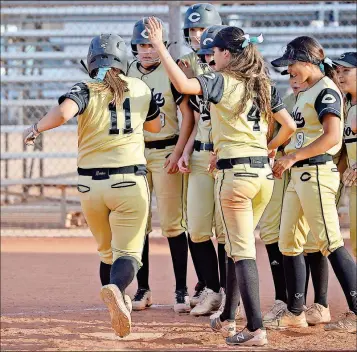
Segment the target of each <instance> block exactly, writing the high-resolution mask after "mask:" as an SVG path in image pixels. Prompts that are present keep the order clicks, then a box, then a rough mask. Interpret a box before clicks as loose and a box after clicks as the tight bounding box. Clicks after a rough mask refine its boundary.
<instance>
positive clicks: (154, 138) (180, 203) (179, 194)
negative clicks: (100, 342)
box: [128, 17, 193, 312]
mask: <svg viewBox="0 0 357 352" xmlns="http://www.w3.org/2000/svg"><path fill="white" fill-rule="evenodd" d="M158 20H159V19H158ZM146 21H147V18H145V17H144V18H142V19H141V20H139V21H137V22H136V23H135V25H134V29H133V35H132V39H131V47H132V52H133V54H134V56H135V57H136V60H134V61H133V62H132V63H131V64H130V66H129V69H128V76H130V77H136V78H139V79H141V80H142V81H143V82H145V83H146V84H147V85H148V86H149V87H150V88H151V90H152V91H153V94H154V97H155V99H156V103H157V104H158V106H160V110H161V113H160V119H161V131H160V133H149V132H145V133H144V138H145V157H146V160H147V168H148V175H147V178H148V183H149V189H150V193H151V192H152V191H154V192H155V197H156V201H157V208H158V215H159V221H160V227H161V229H162V234H163V236H165V237H167V239H168V243H169V247H170V252H171V258H172V263H173V267H174V273H175V279H176V290H175V303H174V310H175V311H176V312H187V311H189V310H190V306H189V296H188V292H187V284H186V277H187V258H188V244H187V238H186V232H185V231H186V221H185V211H184V210H185V206H184V178H183V175H182V174H181V173H179V172H178V166H177V162H178V160H179V158H180V157H181V154H182V151H183V149H184V146H185V144H186V142H187V139H188V137H189V136H190V133H191V130H192V127H193V112H192V111H191V109H190V108H189V107H188V96H187V97H184V96H183V95H182V94H181V93H179V92H177V90H176V89H175V87H174V86H173V85H172V83H171V82H170V80H169V78H168V76H167V74H166V72H165V69H164V67H163V66H162V64H161V62H160V58H159V56H158V55H157V53H156V51H155V49H154V48H153V47H152V45H151V44H150V41H149V39H148V34H147V32H146V29H145V23H146ZM159 21H161V20H159ZM161 23H162V22H161ZM163 43H165V45H167V44H168V35H167V33H166V30H164V32H163ZM178 107H180V110H181V113H182V124H181V129H179V120H178V111H177V108H178ZM151 231H152V228H151V215H150V216H149V222H148V226H147V230H146V233H147V236H146V239H145V246H144V252H143V257H142V258H143V267H142V268H141V269H140V271H139V272H138V275H137V279H138V290H137V292H136V294H135V296H134V300H133V309H134V310H143V309H145V308H146V307H148V306H150V305H151V303H152V297H151V291H150V287H149V233H150V232H151Z"/></svg>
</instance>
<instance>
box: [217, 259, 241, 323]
mask: <svg viewBox="0 0 357 352" xmlns="http://www.w3.org/2000/svg"><path fill="white" fill-rule="evenodd" d="M226 266H227V284H226V303H225V305H224V309H223V312H222V314H221V316H220V319H221V321H225V320H235V318H236V311H237V307H238V305H239V301H240V292H239V287H238V281H237V274H236V267H235V264H234V261H233V259H232V258H228V257H227V262H226Z"/></svg>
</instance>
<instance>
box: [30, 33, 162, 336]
mask: <svg viewBox="0 0 357 352" xmlns="http://www.w3.org/2000/svg"><path fill="white" fill-rule="evenodd" d="M87 64H88V73H89V75H90V77H91V78H93V80H88V81H85V82H82V83H78V84H76V85H75V86H74V87H73V88H72V89H71V90H70V91H69V92H68V93H66V94H64V95H63V96H61V97H60V98H59V106H57V107H54V108H53V109H52V110H51V111H50V112H48V113H47V114H46V115H45V116H44V117H43V118H42V119H41V120H40V121H39V122H38V123H37V124H35V125H34V126H31V127H30V128H29V129H27V130H26V131H25V133H24V140H25V143H27V144H28V143H30V142H34V140H35V139H36V137H37V136H38V134H39V133H40V132H43V131H46V130H49V129H52V128H55V127H58V126H60V125H62V124H63V123H65V122H67V121H68V120H69V119H71V118H73V117H74V116H78V174H79V178H78V191H79V197H80V200H81V206H82V210H83V213H84V216H85V218H86V220H87V223H88V225H89V228H90V230H91V232H92V234H93V236H94V237H95V239H96V241H97V245H98V252H99V256H100V259H101V265H100V279H101V282H102V285H103V287H102V290H101V295H102V299H103V301H104V302H105V303H106V304H107V306H108V308H109V312H110V315H111V321H112V327H113V329H114V330H115V332H116V333H117V334H118V335H119V336H121V337H124V336H126V335H128V334H129V333H130V330H131V316H130V312H131V302H130V298H129V297H128V296H126V295H125V289H126V288H127V287H128V285H129V284H130V283H131V281H132V280H133V279H134V277H135V275H136V273H137V271H138V269H139V268H140V266H141V253H142V250H143V244H144V238H145V227H146V223H147V218H148V213H149V187H148V181H147V178H146V165H145V164H146V160H145V156H144V136H143V129H145V130H148V131H150V132H159V131H160V120H159V117H158V116H159V113H160V110H159V108H158V107H157V104H156V102H155V100H154V98H153V95H152V92H151V90H150V88H149V87H148V86H147V85H146V84H145V83H144V82H142V81H141V80H139V79H137V78H130V77H126V76H125V74H124V73H125V72H126V70H127V55H126V45H125V43H124V41H123V39H122V38H121V37H119V36H118V35H113V34H102V35H100V36H97V37H95V38H94V39H93V40H92V42H91V44H90V47H89V53H88V56H87Z"/></svg>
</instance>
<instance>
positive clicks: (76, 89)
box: [58, 82, 90, 115]
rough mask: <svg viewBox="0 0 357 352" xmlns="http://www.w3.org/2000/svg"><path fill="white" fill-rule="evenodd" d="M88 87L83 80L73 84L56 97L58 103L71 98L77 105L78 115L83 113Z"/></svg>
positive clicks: (86, 102)
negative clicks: (65, 91)
mask: <svg viewBox="0 0 357 352" xmlns="http://www.w3.org/2000/svg"><path fill="white" fill-rule="evenodd" d="M89 98H90V97H89V88H88V86H87V85H86V84H85V83H84V82H80V83H77V84H75V85H74V86H73V87H72V88H71V90H70V91H69V92H67V93H66V94H63V95H61V96H60V97H59V98H58V104H61V103H63V102H64V100H66V99H71V100H73V101H74V102H75V103H76V104H77V105H78V115H80V114H83V112H84V110H85V109H86V108H87V106H88V103H89Z"/></svg>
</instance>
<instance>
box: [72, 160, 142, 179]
mask: <svg viewBox="0 0 357 352" xmlns="http://www.w3.org/2000/svg"><path fill="white" fill-rule="evenodd" d="M77 171H78V175H80V176H91V177H92V179H93V180H106V179H108V178H109V176H110V175H116V174H135V175H146V174H147V171H146V165H142V164H138V165H130V166H123V167H108V168H94V169H82V168H80V167H79V168H78V169H77Z"/></svg>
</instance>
